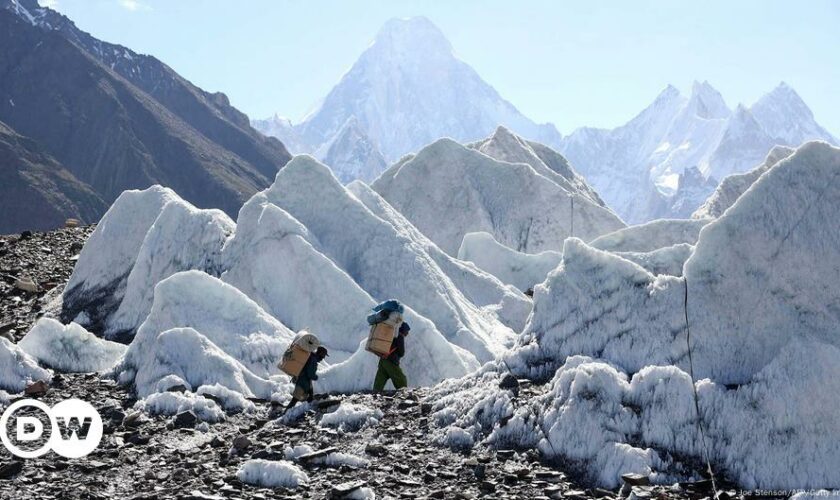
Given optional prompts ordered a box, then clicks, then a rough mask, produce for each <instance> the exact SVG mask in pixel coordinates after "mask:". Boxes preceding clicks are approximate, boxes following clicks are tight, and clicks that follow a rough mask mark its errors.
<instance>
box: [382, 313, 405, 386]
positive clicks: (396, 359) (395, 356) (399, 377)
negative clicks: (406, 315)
mask: <svg viewBox="0 0 840 500" xmlns="http://www.w3.org/2000/svg"><path fill="white" fill-rule="evenodd" d="M409 330H411V327H410V326H408V323H403V324H402V325H400V332H399V333H398V334H397V336H396V337H394V340H393V341H392V342H391V354H389V355H388V357H386V358H382V359H380V360H379V369H378V370H376V379H375V380H374V381H373V390H374V391H381V390H383V389H385V384H386V383H387V382H388V380H390V381H391V383H392V384H394V389H402V388H403V387H405V386H407V385H408V379H406V377H405V373H403V371H402V368H400V358H402V357H403V356H405V337H406V336H407V335H408V332H409Z"/></svg>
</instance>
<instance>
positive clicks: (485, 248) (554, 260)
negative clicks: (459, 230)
mask: <svg viewBox="0 0 840 500" xmlns="http://www.w3.org/2000/svg"><path fill="white" fill-rule="evenodd" d="M458 258H459V259H461V260H464V261H468V262H472V263H473V264H475V265H476V266H478V267H479V268H481V269H483V270H485V271H487V272H488V273H490V274H492V275H493V276H496V277H497V278H499V279H500V280H502V282H503V283H507V284H510V285H513V286H515V287H517V288H518V289H520V290H522V291H523V292H525V291H527V290H529V289H532V288H533V287H534V286H535V285H537V284H539V283H542V282H543V281H544V280H545V277H546V276H547V275H548V273H549V272H551V271H552V270H553V269H554V268H555V267H557V265H558V264H559V263H560V261H561V260H563V254H562V253H561V252H555V251H551V250H546V251H544V252H540V253H537V254H526V253H522V252H517V251H516V250H513V249H512V248H508V247H506V246H504V245H502V244H500V243H499V242H498V241H496V240H495V239H493V235H491V234H490V233H483V232H478V233H467V234H466V235H464V241H463V242H461V248H459V249H458Z"/></svg>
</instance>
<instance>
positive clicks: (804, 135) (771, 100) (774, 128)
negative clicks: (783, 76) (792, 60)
mask: <svg viewBox="0 0 840 500" xmlns="http://www.w3.org/2000/svg"><path fill="white" fill-rule="evenodd" d="M750 111H751V112H752V114H753V116H755V118H756V120H758V121H759V123H761V126H762V127H763V128H764V130H765V131H766V132H767V134H768V135H770V136H771V137H773V138H775V139H777V140H778V141H779V142H781V143H784V144H787V145H790V146H799V145H800V144H802V143H803V142H806V141H809V140H814V139H820V140H824V141H827V142H831V143H835V144H836V143H837V138H836V137H834V136H832V135H831V134H830V133H829V132H828V131H827V130H825V129H824V128H822V127H821V126H820V125H819V124H818V123H817V122H816V120H815V119H814V113H813V112H812V111H811V109H810V108H809V107H808V105H807V104H805V101H803V100H802V98H801V97H800V96H799V94H798V93H797V92H796V91H795V90H794V89H793V88H792V87H791V86H790V85H788V84H787V83H785V82H781V83H780V84H779V85H778V86H776V88H774V89H773V90H771V91H770V92H768V93H767V94H765V95H764V96H762V97H761V98H760V99H759V100H758V101H756V103H755V104H753V105H752V107H751V108H750Z"/></svg>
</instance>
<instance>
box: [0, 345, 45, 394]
mask: <svg viewBox="0 0 840 500" xmlns="http://www.w3.org/2000/svg"><path fill="white" fill-rule="evenodd" d="M38 380H43V381H44V382H49V381H50V380H52V373H50V372H49V370H45V369H44V368H41V367H40V366H38V362H37V361H36V360H35V359H34V358H33V357H32V356H30V355H29V354H27V353H26V352H24V351H23V349H21V348H20V346H18V345H15V344H13V343H12V342H10V341H9V339H7V338H5V337H0V392H2V391H6V392H12V393H14V392H21V391H23V390H24V389H25V388H26V386H27V385H29V384H30V383H32V382H36V381H38Z"/></svg>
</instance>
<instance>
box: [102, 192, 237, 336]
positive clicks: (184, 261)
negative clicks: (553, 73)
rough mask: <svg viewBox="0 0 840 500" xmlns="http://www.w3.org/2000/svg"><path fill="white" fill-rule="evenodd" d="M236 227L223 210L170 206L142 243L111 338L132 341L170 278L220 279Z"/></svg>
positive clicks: (174, 203)
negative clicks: (183, 274)
mask: <svg viewBox="0 0 840 500" xmlns="http://www.w3.org/2000/svg"><path fill="white" fill-rule="evenodd" d="M234 228H235V224H234V223H233V221H232V220H231V219H230V217H228V216H227V215H225V213H224V212H222V211H221V210H199V209H197V208H195V207H194V206H192V205H191V204H189V203H187V202H186V201H183V200H180V199H176V200H172V201H170V202H169V203H167V204H166V206H164V208H163V210H162V211H161V213H160V215H158V217H157V219H155V222H154V224H153V225H152V227H150V228H149V230H148V232H146V236H145V238H143V244H142V245H141V247H140V251H139V252H138V254H137V258H136V260H135V262H134V266H133V267H132V269H131V272H130V273H129V275H128V279H127V280H126V291H125V296H124V297H123V300H122V301H121V302H120V306H119V308H118V309H117V312H116V313H114V316H113V317H112V318H110V319H109V321H108V325H107V329H106V332H105V333H106V336H108V337H111V338H113V337H118V336H120V335H129V336H130V335H131V334H132V333H133V332H134V330H136V329H137V327H138V326H140V323H142V322H143V320H144V319H145V318H146V316H147V315H148V314H149V311H150V310H151V308H152V294H153V292H154V288H155V285H156V284H157V283H159V282H160V281H163V280H164V279H166V278H168V277H169V276H171V275H173V274H175V273H177V272H180V271H188V270H191V269H198V270H200V271H204V272H206V273H209V274H211V275H215V276H218V275H220V274H221V272H222V263H221V254H222V246H223V245H224V243H225V240H227V238H228V237H229V236H230V235H231V234H232V233H233V230H234Z"/></svg>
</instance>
